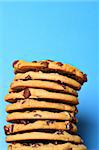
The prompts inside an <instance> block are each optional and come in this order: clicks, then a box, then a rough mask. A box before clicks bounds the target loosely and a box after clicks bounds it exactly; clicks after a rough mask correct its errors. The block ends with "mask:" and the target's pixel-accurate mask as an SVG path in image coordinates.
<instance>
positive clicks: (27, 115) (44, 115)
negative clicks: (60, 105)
mask: <svg viewBox="0 0 99 150" xmlns="http://www.w3.org/2000/svg"><path fill="white" fill-rule="evenodd" d="M74 117H75V114H74V113H69V112H66V111H64V112H58V113H57V112H50V111H40V110H34V111H25V112H13V113H10V114H8V116H7V118H6V120H7V121H8V122H11V121H16V120H44V119H45V120H49V119H51V120H69V121H72V120H73V119H74Z"/></svg>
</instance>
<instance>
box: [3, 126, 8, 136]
mask: <svg viewBox="0 0 99 150" xmlns="http://www.w3.org/2000/svg"><path fill="white" fill-rule="evenodd" d="M4 131H5V134H6V135H7V134H8V133H9V128H8V127H7V126H4Z"/></svg>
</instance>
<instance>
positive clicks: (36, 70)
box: [4, 60, 87, 150]
mask: <svg viewBox="0 0 99 150" xmlns="http://www.w3.org/2000/svg"><path fill="white" fill-rule="evenodd" d="M13 67H14V72H15V77H14V80H13V82H12V83H11V85H10V89H9V94H7V95H6V96H5V101H7V102H10V104H8V105H7V107H6V112H7V113H9V114H8V116H7V119H6V120H7V122H10V123H9V124H7V125H6V126H4V130H5V133H6V135H7V137H6V142H8V143H11V144H9V145H8V150H86V149H87V148H86V146H85V145H84V144H83V140H82V139H81V137H80V136H78V135H77V126H76V123H77V121H78V120H77V118H76V114H77V112H78V110H77V107H76V105H77V104H78V93H77V91H78V90H80V89H81V86H82V85H83V83H84V82H86V81H87V77H86V75H85V74H83V73H82V72H81V71H79V70H78V69H77V68H75V67H73V66H71V65H68V64H62V63H61V62H54V61H52V60H43V61H33V62H25V61H22V60H18V61H15V62H14V63H13Z"/></svg>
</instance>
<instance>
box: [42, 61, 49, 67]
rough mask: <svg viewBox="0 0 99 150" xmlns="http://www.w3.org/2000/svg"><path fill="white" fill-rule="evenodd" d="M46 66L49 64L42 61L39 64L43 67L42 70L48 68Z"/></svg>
mask: <svg viewBox="0 0 99 150" xmlns="http://www.w3.org/2000/svg"><path fill="white" fill-rule="evenodd" d="M48 64H49V63H48V62H46V61H42V62H41V65H44V68H48Z"/></svg>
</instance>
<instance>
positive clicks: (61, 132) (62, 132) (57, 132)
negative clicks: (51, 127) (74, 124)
mask: <svg viewBox="0 0 99 150" xmlns="http://www.w3.org/2000/svg"><path fill="white" fill-rule="evenodd" d="M55 133H56V134H64V131H63V130H59V131H56V132H55Z"/></svg>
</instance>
